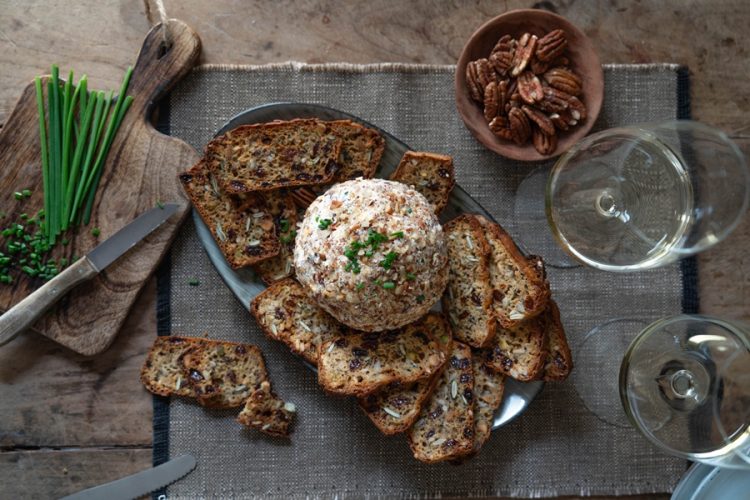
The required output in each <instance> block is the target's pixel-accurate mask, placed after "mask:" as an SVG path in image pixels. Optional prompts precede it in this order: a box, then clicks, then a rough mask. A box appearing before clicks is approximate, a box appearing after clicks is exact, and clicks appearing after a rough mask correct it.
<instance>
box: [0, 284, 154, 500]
mask: <svg viewBox="0 0 750 500" xmlns="http://www.w3.org/2000/svg"><path fill="white" fill-rule="evenodd" d="M155 296H156V280H155V279H153V278H152V279H150V280H149V281H148V282H147V284H146V286H145V287H144V289H143V293H142V294H141V295H140V297H139V298H138V300H137V301H136V303H135V305H134V308H133V311H134V314H131V315H130V316H129V317H128V319H127V321H126V322H125V324H124V325H123V327H122V331H121V332H120V335H118V336H117V338H116V339H115V341H114V343H113V344H112V346H111V347H110V348H109V349H107V350H106V351H105V352H104V353H102V354H100V355H99V356H96V357H94V358H88V357H84V356H82V355H80V354H76V353H74V352H72V351H70V350H68V349H66V348H64V347H62V346H60V345H59V344H57V343H55V342H53V341H51V340H49V339H46V338H44V337H39V336H36V335H34V336H31V335H26V336H21V337H18V338H16V339H15V340H13V341H12V342H11V343H9V344H7V345H5V346H3V347H2V348H0V401H2V404H0V450H3V449H5V450H12V449H16V448H21V449H25V448H29V447H47V446H52V447H73V446H83V447H93V446H99V447H116V446H150V445H151V417H152V401H151V394H150V393H148V392H147V391H146V390H145V389H144V388H143V386H142V385H141V383H140V380H139V376H140V371H141V366H142V365H143V361H144V360H145V358H146V353H147V352H148V349H149V348H150V347H151V344H152V343H153V341H154V338H155V337H156V328H155V320H156V307H155V305H154V303H155ZM2 484H5V481H3V480H2V478H0V485H2ZM2 497H3V495H2V487H0V498H2Z"/></svg>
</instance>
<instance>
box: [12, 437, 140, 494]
mask: <svg viewBox="0 0 750 500" xmlns="http://www.w3.org/2000/svg"><path fill="white" fill-rule="evenodd" d="M149 467H151V449H150V448H136V449H94V450H86V449H78V450H68V449H65V450H49V449H46V450H34V451H14V452H8V453H0V484H2V491H0V498H7V499H11V498H12V499H20V498H23V499H26V500H34V499H48V498H59V497H61V496H64V495H70V494H71V493H76V492H78V491H81V490H84V489H86V488H91V487H92V486H97V485H99V484H102V483H107V482H109V481H114V480H115V479H120V478H121V477H124V476H128V475H130V474H135V473H136V472H139V471H142V470H144V469H148V468H149Z"/></svg>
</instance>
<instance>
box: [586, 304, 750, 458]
mask: <svg viewBox="0 0 750 500" xmlns="http://www.w3.org/2000/svg"><path fill="white" fill-rule="evenodd" d="M636 332H639V333H636ZM628 337H630V338H632V339H633V340H632V342H630V345H629V346H628V347H627V348H625V349H624V355H623V361H622V364H621V366H620V369H619V374H618V370H617V367H616V366H612V365H611V364H603V363H600V364H596V360H601V359H602V356H601V353H598V352H597V351H598V350H601V349H603V348H605V347H603V346H605V345H606V348H607V349H615V348H617V345H623V344H624V343H623V342H622V339H624V338H628ZM612 338H615V339H617V340H618V342H619V344H612V343H608V342H601V341H602V340H608V339H612ZM620 352H623V351H620ZM610 356H611V353H610ZM577 360H578V365H579V367H582V366H585V367H587V371H588V373H587V374H586V377H585V380H587V381H589V382H587V383H588V384H589V385H599V384H601V386H602V388H601V389H596V390H591V387H590V386H581V385H580V383H579V381H580V380H584V379H583V378H580V379H579V381H576V380H574V384H575V385H576V390H577V392H578V394H579V396H580V397H581V398H582V399H583V401H584V404H585V405H586V406H587V407H588V408H589V409H590V410H591V411H593V412H594V413H595V414H596V415H597V416H599V417H600V418H602V419H603V420H605V421H608V422H610V423H612V424H615V425H622V424H623V423H624V422H628V421H629V423H630V424H632V425H633V426H635V427H636V428H637V429H638V430H639V431H640V432H641V433H642V434H643V435H644V436H645V437H646V438H648V439H649V440H650V441H651V442H652V443H654V444H655V445H656V446H658V447H659V448H661V449H662V450H663V451H665V452H667V453H670V454H672V455H675V456H679V457H683V458H686V459H689V460H695V461H700V462H703V463H708V464H711V465H717V466H721V467H731V468H745V469H748V470H750V327H748V325H745V324H742V323H739V322H731V321H725V320H722V319H718V318H713V317H709V316H700V315H677V316H672V317H669V318H665V319H661V320H658V321H656V322H654V323H652V324H650V325H648V326H646V327H645V328H643V327H642V326H641V324H640V322H639V321H637V320H615V321H611V322H608V323H606V324H604V325H602V326H600V327H599V328H598V329H595V330H593V331H592V332H591V333H590V334H589V336H587V338H586V339H585V340H584V342H583V349H581V350H580V351H579V352H578V355H577ZM587 363H593V364H592V365H591V366H589V365H588V364H587ZM592 372H593V373H592ZM591 380H596V381H597V382H595V383H592V382H591ZM613 380H615V381H617V385H618V386H619V387H617V388H614V390H612V387H611V385H612V384H611V382H612V381H613ZM618 389H619V390H618ZM618 393H619V399H618V397H617V395H618ZM623 408H624V412H623ZM622 417H626V418H627V420H625V419H623V418H622Z"/></svg>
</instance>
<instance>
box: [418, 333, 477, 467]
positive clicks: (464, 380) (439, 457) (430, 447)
mask: <svg viewBox="0 0 750 500" xmlns="http://www.w3.org/2000/svg"><path fill="white" fill-rule="evenodd" d="M471 359H472V356H471V349H469V347H468V346H467V345H465V344H462V343H461V342H455V341H454V342H453V347H452V352H451V355H450V357H449V359H448V361H447V362H446V365H445V369H444V370H443V371H442V374H441V375H440V379H439V381H438V383H437V386H436V387H435V390H434V391H433V393H432V395H431V396H430V398H429V399H428V401H427V403H425V404H424V405H423V406H422V410H421V411H420V412H419V418H418V420H417V421H416V422H415V423H414V425H413V426H412V428H411V429H410V430H409V433H408V438H409V446H410V447H411V450H412V453H414V458H416V459H417V460H420V461H422V462H427V463H432V462H442V461H446V460H456V459H458V458H461V457H463V456H466V455H467V454H469V453H471V451H472V450H473V447H474V410H473V405H474V377H473V371H472V362H471Z"/></svg>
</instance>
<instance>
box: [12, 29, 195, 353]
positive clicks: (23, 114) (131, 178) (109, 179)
mask: <svg viewBox="0 0 750 500" xmlns="http://www.w3.org/2000/svg"><path fill="white" fill-rule="evenodd" d="M169 33H170V42H171V44H172V46H171V47H170V48H168V49H166V52H164V50H165V49H164V47H163V43H164V42H163V37H162V35H161V32H160V30H159V29H158V28H154V29H153V30H152V31H151V32H150V33H149V34H148V35H147V36H146V38H145V40H144V43H143V47H142V48H141V52H140V54H139V55H138V60H137V61H136V64H135V67H134V71H133V77H132V79H131V81H130V87H129V88H128V94H129V95H132V96H133V97H134V101H133V104H132V107H131V109H130V110H129V112H128V113H127V114H126V116H125V119H124V120H123V122H122V125H121V127H120V129H119V131H118V133H117V135H116V137H115V140H114V142H113V143H112V148H111V150H110V153H109V156H108V158H107V162H106V164H105V165H104V174H103V176H102V180H101V184H100V186H99V190H98V192H97V197H96V199H95V202H94V209H93V216H92V219H91V223H90V226H89V227H88V228H83V227H81V228H78V230H77V231H73V232H72V234H66V237H68V238H69V239H70V244H69V245H67V246H63V245H58V247H57V248H56V249H55V251H53V253H52V255H53V256H54V257H55V258H56V259H59V258H60V257H63V256H64V257H66V258H67V259H69V260H70V259H71V257H72V256H73V255H78V256H80V255H85V254H86V253H88V252H89V251H90V250H91V249H93V248H94V247H95V246H96V245H97V244H98V242H100V241H104V240H105V239H106V238H107V237H109V236H111V235H112V234H114V233H115V232H117V230H119V229H120V228H121V227H122V226H124V225H126V224H127V223H129V222H130V221H131V220H133V219H135V217H137V216H138V215H140V214H142V213H143V212H145V211H147V210H149V209H151V208H153V207H155V206H156V204H157V202H159V201H165V202H166V201H175V202H177V203H178V204H179V205H180V206H181V208H180V210H179V212H178V214H176V215H174V216H173V217H172V218H171V219H170V220H168V221H167V222H166V223H165V224H163V225H162V227H160V228H159V229H157V230H156V231H154V232H153V233H152V234H150V235H149V236H148V237H146V238H145V239H144V240H142V241H141V242H140V243H139V244H138V245H137V246H136V247H135V248H134V249H132V250H130V251H129V252H128V253H127V254H125V255H124V256H123V257H121V258H120V259H118V260H117V261H116V262H115V263H113V264H112V265H110V266H109V267H108V268H107V269H106V270H104V271H103V272H102V273H101V274H100V275H99V276H97V277H96V278H95V279H93V280H92V281H90V282H88V283H86V284H85V285H82V286H79V287H77V288H75V289H74V290H73V291H72V292H70V293H69V294H68V295H66V296H65V297H64V298H63V299H62V300H61V301H60V303H59V304H58V306H56V307H55V308H54V309H53V310H51V311H50V312H49V313H48V314H47V315H45V316H44V317H43V318H42V319H41V320H40V321H38V322H37V323H36V324H35V327H34V329H35V330H37V331H39V332H41V333H43V334H44V335H46V336H47V337H49V338H51V339H53V340H55V341H57V342H59V343H61V344H63V345H64V346H66V347H68V348H70V349H72V350H74V351H76V352H78V353H81V354H86V355H93V354H97V353H99V352H101V351H103V350H104V349H106V348H107V347H108V346H109V344H110V343H111V342H112V339H113V338H114V336H115V335H116V334H117V332H118V330H119V328H120V325H121V324H122V322H123V320H124V319H125V317H126V315H127V313H128V311H129V310H130V306H131V305H132V304H133V301H134V300H135V297H136V295H137V294H138V292H139V291H140V289H141V286H142V285H143V283H144V281H145V280H146V279H147V278H148V276H149V275H150V274H151V273H152V272H153V270H154V269H155V267H156V265H157V264H158V262H159V261H160V260H161V257H162V256H163V255H164V253H165V252H166V251H167V249H168V248H169V244H170V243H171V241H172V239H173V238H174V235H175V233H176V231H177V228H178V227H179V223H180V222H181V221H182V220H183V219H184V216H185V215H186V214H187V208H188V206H189V205H188V203H187V201H186V199H185V197H184V194H183V192H182V189H181V188H180V186H179V184H178V182H177V173H178V172H180V171H182V170H184V169H186V168H187V167H189V166H190V165H192V164H193V163H194V162H195V160H196V159H197V157H198V154H197V152H196V151H195V150H194V149H193V148H192V147H190V146H188V145H187V144H185V143H184V142H182V141H180V140H178V139H175V138H172V137H168V136H165V135H162V134H160V133H158V132H157V131H156V130H155V129H154V128H153V126H152V125H151V124H150V122H149V118H150V116H151V112H152V110H153V106H154V102H156V101H158V99H159V98H160V97H162V96H163V95H164V94H165V93H166V92H167V91H168V90H169V89H170V88H171V87H172V86H173V85H174V84H175V83H177V81H179V79H180V78H181V77H182V76H184V75H185V74H186V73H187V72H188V71H189V70H190V68H192V66H193V64H194V63H195V61H196V60H197V58H198V54H199V53H200V39H199V38H198V37H197V35H196V34H195V33H194V32H193V31H192V30H191V29H190V28H189V27H188V26H187V25H185V24H184V23H181V22H179V21H174V20H173V21H172V22H170V24H169ZM36 116H37V111H36V101H35V91H34V88H33V85H29V86H27V88H26V89H25V90H24V93H23V95H22V96H21V100H20V101H19V103H18V105H17V106H16V107H15V108H14V110H13V112H12V113H11V115H10V117H9V118H8V122H7V123H6V125H5V127H3V130H2V131H1V132H0V164H2V165H3V170H2V172H0V186H2V189H3V190H4V191H5V192H14V191H21V190H23V189H26V188H30V189H31V190H32V192H33V194H32V196H31V197H30V198H29V199H27V200H21V201H18V200H15V198H13V197H10V196H8V197H4V198H3V199H0V210H1V211H3V212H5V213H7V214H11V215H10V220H15V218H16V217H17V215H18V214H20V213H22V212H26V213H36V212H37V211H38V210H39V209H41V208H42V204H43V202H42V199H43V191H42V190H41V189H39V186H41V167H40V164H39V134H38V130H37V131H36V132H35V131H34V129H35V128H37V129H38V122H37V118H36ZM91 227H98V228H99V229H100V231H101V234H100V235H99V236H98V237H94V236H93V235H92V234H91V231H90V230H89V229H90V228H91ZM22 276H23V277H22V278H20V279H17V280H16V282H15V283H14V284H13V286H12V287H10V286H4V287H2V288H0V308H2V309H3V310H7V309H9V308H10V307H11V306H13V305H15V304H17V303H18V302H19V301H20V300H22V299H23V298H24V297H26V296H27V295H28V294H29V293H31V292H32V291H33V290H34V289H36V288H38V287H39V286H40V285H41V280H39V279H35V278H29V277H28V276H26V275H22Z"/></svg>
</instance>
